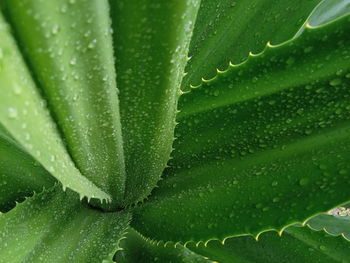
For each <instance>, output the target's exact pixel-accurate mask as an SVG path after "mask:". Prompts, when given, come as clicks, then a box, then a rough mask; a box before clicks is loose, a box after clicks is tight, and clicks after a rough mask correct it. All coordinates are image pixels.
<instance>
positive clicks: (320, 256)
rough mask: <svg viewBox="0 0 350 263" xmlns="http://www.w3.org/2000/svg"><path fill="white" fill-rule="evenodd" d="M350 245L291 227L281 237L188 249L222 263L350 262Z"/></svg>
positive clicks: (272, 234) (238, 239)
mask: <svg viewBox="0 0 350 263" xmlns="http://www.w3.org/2000/svg"><path fill="white" fill-rule="evenodd" d="M349 245H350V243H349V241H347V240H345V239H344V238H342V237H334V236H330V235H328V234H327V233H325V232H323V231H319V232H317V231H313V230H311V229H310V228H308V227H296V226H291V227H289V228H288V229H286V231H284V232H283V234H282V236H279V235H278V234H277V233H276V232H271V231H270V232H267V233H262V234H261V236H260V237H259V240H254V238H252V237H250V236H244V237H235V238H230V239H228V240H226V242H225V244H221V243H220V242H218V241H212V242H209V243H208V244H207V246H204V245H203V244H200V245H199V246H198V247H196V246H195V245H193V244H190V245H189V246H188V247H189V248H190V249H191V250H193V251H195V252H196V253H198V254H202V255H205V256H207V257H209V258H210V259H212V260H216V261H218V262H222V263H238V262H245V263H248V262H252V263H258V262H262V263H263V262H271V263H273V262H276V263H278V262H300V263H309V262H325V263H328V262H348V261H349V253H350V246H349Z"/></svg>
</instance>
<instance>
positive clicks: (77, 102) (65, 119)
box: [7, 0, 125, 206]
mask: <svg viewBox="0 0 350 263" xmlns="http://www.w3.org/2000/svg"><path fill="white" fill-rule="evenodd" d="M7 8H8V10H7V11H8V14H9V17H10V20H11V21H12V24H13V26H14V29H15V32H16V34H17V35H18V39H19V41H20V44H21V45H22V46H23V48H24V51H25V52H24V53H25V54H26V55H27V60H28V62H29V64H30V66H31V68H32V71H33V72H34V75H35V77H36V78H37V80H38V81H37V82H38V83H39V85H40V87H41V88H42V90H43V93H44V95H45V96H46V97H47V100H48V106H49V108H50V109H51V111H52V114H53V116H54V118H55V119H56V122H57V123H58V128H59V129H60V131H61V134H62V136H63V137H64V139H65V141H66V145H67V148H68V151H69V153H70V155H71V156H72V159H73V160H74V162H75V164H76V166H77V168H78V169H79V170H80V171H81V173H82V174H83V175H84V176H85V177H87V178H88V179H89V180H91V181H92V182H94V183H95V184H96V185H97V186H98V187H100V188H101V189H102V190H104V191H105V192H107V193H108V194H110V195H111V196H112V199H113V200H112V201H113V204H114V206H117V205H118V204H119V203H120V202H121V199H122V198H123V195H124V183H125V169H124V158H123V149H122V137H121V127H120V118H119V106H118V96H117V88H116V82H115V78H116V77H115V71H114V61H113V47H112V38H111V33H110V31H111V30H110V18H109V6H108V1H107V0H91V1H61V0H52V1H51V0H50V1H36V0H30V1H7ZM33 31H34V32H33ZM34 33H35V34H34Z"/></svg>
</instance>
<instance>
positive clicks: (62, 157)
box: [0, 1, 109, 200]
mask: <svg viewBox="0 0 350 263" xmlns="http://www.w3.org/2000/svg"><path fill="white" fill-rule="evenodd" d="M13 2H18V1H13ZM0 39H1V41H0V87H1V96H0V123H1V125H3V127H4V128H6V130H7V131H8V132H9V133H10V134H11V136H12V137H13V138H14V139H15V140H16V141H17V142H18V143H20V144H21V145H22V146H23V148H24V149H25V150H26V151H27V152H28V153H29V154H30V155H32V156H33V157H34V159H35V160H37V161H38V162H40V163H41V164H42V166H43V167H45V169H46V170H47V171H49V172H50V173H51V174H52V175H53V176H54V177H56V178H57V179H58V180H60V181H61V182H62V184H63V186H64V187H69V188H71V189H73V190H75V191H77V192H79V193H80V194H81V195H82V196H87V197H89V198H92V197H95V198H99V199H100V200H102V199H109V196H108V195H107V194H106V193H105V192H103V191H102V190H100V189H99V188H97V187H96V186H95V185H94V184H93V183H91V182H90V181H89V180H87V179H86V178H85V177H83V176H82V175H81V174H80V172H79V170H78V169H77V168H76V167H75V165H74V163H73V162H72V160H71V158H70V156H69V154H68V152H67V151H66V148H65V145H64V142H63V141H62V140H61V138H60V135H59V133H58V131H57V129H56V125H55V122H54V121H53V120H52V118H51V116H50V113H49V111H48V110H47V107H46V102H45V101H44V100H43V99H42V97H41V95H40V93H39V91H38V89H37V88H36V86H35V84H34V82H33V80H32V78H31V76H30V73H29V71H28V70H27V68H26V66H25V64H24V62H23V59H22V57H21V55H20V52H19V50H18V49H17V46H16V44H15V42H14V39H13V38H12V35H11V33H10V29H9V27H8V25H7V24H6V23H5V22H4V20H3V17H2V15H1V14H0ZM48 76H49V75H48Z"/></svg>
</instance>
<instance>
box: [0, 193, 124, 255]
mask: <svg viewBox="0 0 350 263" xmlns="http://www.w3.org/2000/svg"><path fill="white" fill-rule="evenodd" d="M129 219H130V216H129V215H128V214H127V213H125V212H116V213H102V212H101V211H98V210H93V209H90V208H88V207H86V205H83V204H81V203H80V201H79V199H78V198H77V196H76V194H73V193H72V192H68V193H64V192H62V191H61V190H60V189H58V188H57V187H55V188H54V189H51V190H50V191H47V192H43V193H41V194H38V195H35V196H34V197H32V198H29V199H27V200H26V201H25V202H23V203H21V204H19V205H17V207H16V208H15V209H13V210H11V211H10V212H8V213H6V214H2V215H0V251H1V262H102V260H108V261H107V262H111V260H112V256H113V255H114V253H115V252H116V250H117V249H118V243H119V240H120V239H121V238H122V237H123V235H124V233H125V230H126V227H127V225H128V221H129ZM103 262H105V261H103Z"/></svg>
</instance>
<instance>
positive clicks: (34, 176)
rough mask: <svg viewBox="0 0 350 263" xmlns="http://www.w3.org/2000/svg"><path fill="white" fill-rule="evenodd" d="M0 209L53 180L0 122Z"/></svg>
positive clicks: (3, 209) (8, 206) (50, 184)
mask: <svg viewBox="0 0 350 263" xmlns="http://www.w3.org/2000/svg"><path fill="white" fill-rule="evenodd" d="M0 171H1V172H0V211H7V210H9V209H10V208H12V207H13V206H14V205H15V201H20V200H22V199H23V198H24V197H26V196H30V195H32V194H33V192H34V191H38V192H40V191H42V189H43V187H46V188H49V187H51V186H52V185H53V184H54V182H55V180H54V179H53V177H52V176H51V175H50V174H49V173H48V172H47V171H46V170H45V169H44V168H43V167H42V166H41V165H40V164H39V163H38V162H36V161H35V160H34V159H33V158H31V156H30V155H28V154H27V153H26V152H25V151H24V150H23V149H22V148H21V147H20V146H19V145H18V144H17V143H16V142H15V141H14V140H13V139H12V138H10V137H9V135H8V134H7V133H6V132H5V131H4V128H3V127H2V126H1V124H0Z"/></svg>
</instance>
